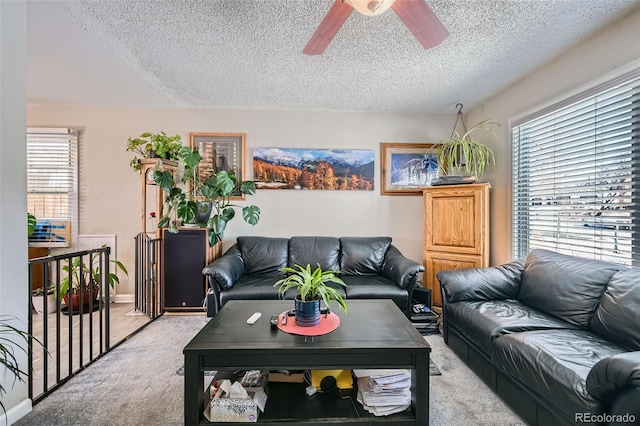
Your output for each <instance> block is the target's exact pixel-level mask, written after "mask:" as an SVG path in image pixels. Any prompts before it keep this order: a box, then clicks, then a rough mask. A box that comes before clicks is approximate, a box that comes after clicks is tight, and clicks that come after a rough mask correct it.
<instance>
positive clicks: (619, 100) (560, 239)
mask: <svg viewBox="0 0 640 426" xmlns="http://www.w3.org/2000/svg"><path fill="white" fill-rule="evenodd" d="M512 142H513V255H514V257H515V258H521V257H524V256H525V255H526V254H527V253H528V252H529V251H530V250H531V249H535V248H546V249H549V250H554V251H557V252H560V253H565V254H570V255H575V256H581V257H586V258H590V259H599V260H605V261H610V262H616V263H620V264H623V265H629V266H631V265H633V266H638V265H640V228H639V226H640V223H639V222H640V217H639V210H640V69H636V70H634V71H632V72H630V73H627V74H626V75H624V76H621V77H618V78H616V79H615V80H612V81H609V82H607V83H605V84H603V85H600V86H598V87H595V88H593V89H590V90H589V91H587V92H583V93H581V94H579V95H576V96H573V97H571V98H570V99H567V100H565V101H563V102H561V103H559V104H555V105H553V106H551V107H548V108H545V109H544V110H541V111H539V112H537V113H535V114H533V115H530V116H528V117H525V118H523V119H521V120H518V121H517V122H514V123H513V125H512Z"/></svg>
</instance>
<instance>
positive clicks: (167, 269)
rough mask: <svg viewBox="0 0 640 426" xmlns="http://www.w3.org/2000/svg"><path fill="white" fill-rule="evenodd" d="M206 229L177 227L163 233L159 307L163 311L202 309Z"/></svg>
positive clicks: (204, 284)
mask: <svg viewBox="0 0 640 426" xmlns="http://www.w3.org/2000/svg"><path fill="white" fill-rule="evenodd" d="M207 244H208V242H207V232H206V230H205V229H180V232H179V233H177V234H172V233H171V232H168V231H166V230H165V231H164V232H163V256H162V260H163V267H164V268H163V272H164V273H163V290H164V291H163V295H164V299H163V300H164V302H163V307H164V310H166V311H196V310H198V311H199V310H202V302H203V301H204V298H205V293H206V281H205V276H204V275H202V268H204V267H205V266H206V256H207Z"/></svg>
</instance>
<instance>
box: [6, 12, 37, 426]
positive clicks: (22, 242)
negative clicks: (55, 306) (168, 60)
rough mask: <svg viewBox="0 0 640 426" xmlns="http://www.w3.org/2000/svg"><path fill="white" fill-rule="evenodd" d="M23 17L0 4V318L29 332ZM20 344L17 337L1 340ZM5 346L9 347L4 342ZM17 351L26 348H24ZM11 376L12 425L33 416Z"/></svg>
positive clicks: (23, 358) (21, 360)
mask: <svg viewBox="0 0 640 426" xmlns="http://www.w3.org/2000/svg"><path fill="white" fill-rule="evenodd" d="M26 69H27V14H26V3H24V2H0V315H2V316H3V320H7V319H8V317H5V315H6V316H12V317H16V320H11V322H10V323H11V325H13V326H15V327H17V328H19V329H21V330H24V331H27V324H28V322H27V318H28V314H29V310H28V308H27V307H28V304H29V294H28V293H29V291H28V275H27V262H26V259H27V222H26V216H27V196H26V195H27V178H26V147H25V144H24V141H25V139H26V89H27V83H26V75H27V73H26ZM2 337H3V339H4V338H9V339H11V340H13V341H15V342H19V340H18V339H17V338H15V336H13V337H12V336H10V335H8V334H3V336H2ZM3 344H7V342H6V341H5V342H3ZM21 346H22V347H23V348H24V347H25V346H26V345H25V344H24V342H22V344H21ZM14 354H15V356H16V358H17V361H18V365H19V368H20V369H21V370H23V371H27V370H28V368H27V355H26V353H25V352H23V350H20V349H19V348H14ZM13 379H14V377H13V375H11V374H10V373H7V372H6V371H5V369H4V367H0V382H2V386H3V387H4V388H5V389H6V390H7V394H6V395H2V396H1V398H2V403H3V405H4V408H5V409H6V417H5V415H4V414H3V413H2V412H0V424H4V423H5V420H6V421H7V423H8V424H11V423H13V422H15V421H16V420H18V419H19V418H20V417H22V416H24V415H25V414H27V413H28V412H29V411H31V401H30V400H29V399H28V398H27V396H28V390H27V385H26V384H25V383H22V382H16V383H15V385H14V384H13Z"/></svg>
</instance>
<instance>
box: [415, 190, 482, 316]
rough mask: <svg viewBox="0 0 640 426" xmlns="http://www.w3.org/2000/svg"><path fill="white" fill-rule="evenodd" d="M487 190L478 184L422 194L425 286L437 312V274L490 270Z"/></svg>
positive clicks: (440, 304)
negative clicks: (474, 269) (458, 270)
mask: <svg viewBox="0 0 640 426" xmlns="http://www.w3.org/2000/svg"><path fill="white" fill-rule="evenodd" d="M490 189H491V185H490V184H488V183H477V184H470V185H469V184H467V185H447V186H431V187H428V188H426V189H425V190H424V191H423V201H424V242H423V263H424V268H425V271H424V285H425V287H426V288H428V289H430V290H431V295H432V299H433V307H434V310H435V311H437V312H439V311H440V310H441V307H442V295H441V293H440V283H439V281H438V279H437V278H436V274H437V273H438V272H440V271H443V270H448V269H462V268H476V267H486V266H489V190H490Z"/></svg>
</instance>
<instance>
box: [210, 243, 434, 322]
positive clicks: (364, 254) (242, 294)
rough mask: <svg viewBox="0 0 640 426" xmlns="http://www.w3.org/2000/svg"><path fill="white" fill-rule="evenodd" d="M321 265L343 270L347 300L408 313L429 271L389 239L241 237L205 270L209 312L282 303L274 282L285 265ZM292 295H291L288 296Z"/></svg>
mask: <svg viewBox="0 0 640 426" xmlns="http://www.w3.org/2000/svg"><path fill="white" fill-rule="evenodd" d="M296 264H297V265H302V266H306V265H311V266H312V267H315V266H316V264H319V265H320V267H321V268H322V270H327V269H330V270H334V271H339V272H340V275H339V276H340V278H342V280H343V281H344V282H345V284H347V287H346V288H345V287H342V286H339V285H336V286H335V288H336V289H337V290H338V291H340V292H341V293H342V294H343V297H345V298H346V299H391V300H393V301H394V302H395V303H396V305H398V307H399V308H400V309H401V310H402V311H403V312H404V313H405V314H407V315H409V309H410V303H409V301H410V300H411V296H412V293H413V289H414V288H415V286H416V283H417V276H418V273H419V272H422V271H423V270H424V267H423V266H422V265H421V264H419V263H417V262H414V261H413V260H410V259H408V258H406V257H404V256H403V255H402V254H401V253H400V251H399V250H398V249H397V248H396V247H394V246H393V245H392V244H391V238H389V237H341V238H337V237H317V236H316V237H314V236H310V237H306V236H305V237H291V238H273V237H254V236H245V237H238V238H237V242H236V244H234V245H233V246H232V247H231V248H229V250H227V251H226V252H225V253H224V254H223V255H222V256H221V257H220V258H219V259H216V260H215V261H213V262H212V263H211V264H209V265H208V266H206V267H205V268H204V269H203V271H202V273H203V274H205V275H206V276H207V280H208V282H209V288H210V293H212V294H210V295H209V297H208V298H207V304H208V309H207V314H208V315H209V316H212V315H214V314H215V313H217V312H218V310H219V309H220V308H221V307H222V306H224V304H225V303H226V302H228V301H229V300H247V299H249V300H277V299H279V298H280V295H279V294H278V288H277V287H274V286H273V284H274V283H275V282H276V281H278V280H279V279H281V278H283V277H284V275H283V273H282V272H280V271H279V269H280V268H283V267H285V266H288V267H294V266H295V265H296ZM285 296H287V295H285Z"/></svg>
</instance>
